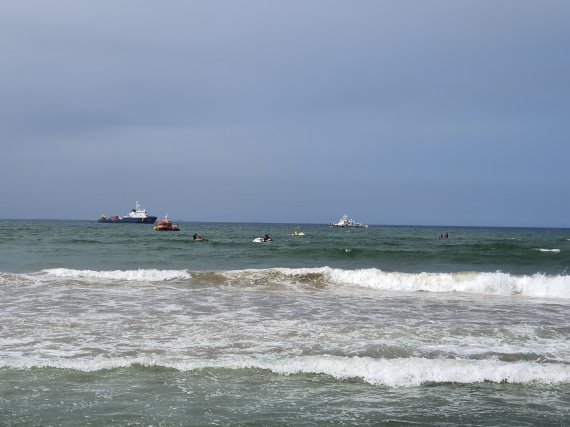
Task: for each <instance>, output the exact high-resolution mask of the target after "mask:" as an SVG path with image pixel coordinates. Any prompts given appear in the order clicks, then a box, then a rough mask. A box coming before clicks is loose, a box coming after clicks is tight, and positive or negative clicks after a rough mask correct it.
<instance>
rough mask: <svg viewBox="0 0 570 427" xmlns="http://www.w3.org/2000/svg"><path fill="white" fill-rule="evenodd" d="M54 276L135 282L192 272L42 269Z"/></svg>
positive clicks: (181, 276)
mask: <svg viewBox="0 0 570 427" xmlns="http://www.w3.org/2000/svg"><path fill="white" fill-rule="evenodd" d="M41 272H42V273H45V274H47V275H49V276H52V277H60V278H70V279H102V280H126V281H135V282H163V281H166V280H176V279H182V280H183V279H188V278H189V277H190V274H189V273H188V272H187V271H186V270H156V269H148V270H145V269H139V270H112V271H94V270H71V269H67V268H52V269H47V270H42V271H41Z"/></svg>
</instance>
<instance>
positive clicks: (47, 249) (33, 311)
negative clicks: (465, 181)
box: [0, 221, 570, 426]
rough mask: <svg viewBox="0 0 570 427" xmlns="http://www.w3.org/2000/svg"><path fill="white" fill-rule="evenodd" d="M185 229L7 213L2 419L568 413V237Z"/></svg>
mask: <svg viewBox="0 0 570 427" xmlns="http://www.w3.org/2000/svg"><path fill="white" fill-rule="evenodd" d="M181 228H182V230H181V231H180V232H156V231H154V230H153V228H152V226H149V225H133V224H97V223H95V222H81V221H0V319H1V321H0V425H7V426H19V425H69V426H75V425H97V426H101V425H165V426H178V425H180V426H182V425H184V426H187V425H230V424H231V425H355V424H358V425H379V424H380V425H382V424H388V425H398V424H420V425H422V424H437V425H457V424H465V425H565V424H568V423H569V422H570V339H569V338H570V316H569V315H570V276H569V275H568V272H567V268H568V266H569V265H570V230H568V229H515V228H450V227H447V228H444V227H382V226H371V227H369V228H368V229H335V228H329V227H328V226H326V225H298V224H215V223H181ZM299 228H300V229H301V230H302V231H303V232H304V233H305V236H293V235H292V233H293V232H294V230H295V229H299ZM446 232H448V233H449V235H450V238H449V239H440V238H439V236H440V234H445V233H446ZM194 233H198V234H202V235H205V236H206V237H207V239H208V241H207V242H197V241H194V240H193V239H192V235H193V234H194ZM264 234H269V235H271V237H272V238H273V241H272V242H271V243H253V242H252V241H253V240H254V239H255V238H256V237H259V236H263V235H264Z"/></svg>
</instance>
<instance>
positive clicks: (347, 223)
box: [329, 215, 368, 228]
mask: <svg viewBox="0 0 570 427" xmlns="http://www.w3.org/2000/svg"><path fill="white" fill-rule="evenodd" d="M329 226H330V227H338V228H346V227H354V228H368V225H366V224H361V223H360V222H356V221H354V220H353V219H352V218H348V215H343V216H342V218H341V219H339V220H338V222H336V223H333V222H331V223H330V224H329Z"/></svg>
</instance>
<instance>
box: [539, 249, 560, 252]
mask: <svg viewBox="0 0 570 427" xmlns="http://www.w3.org/2000/svg"><path fill="white" fill-rule="evenodd" d="M538 250H539V251H540V252H555V253H560V249H544V248H538Z"/></svg>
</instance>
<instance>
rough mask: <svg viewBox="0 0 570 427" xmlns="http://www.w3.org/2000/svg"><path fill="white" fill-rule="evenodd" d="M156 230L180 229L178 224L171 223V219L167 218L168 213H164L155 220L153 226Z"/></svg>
mask: <svg viewBox="0 0 570 427" xmlns="http://www.w3.org/2000/svg"><path fill="white" fill-rule="evenodd" d="M154 229H155V230H156V231H180V226H179V225H177V224H173V223H172V221H170V220H169V219H168V214H166V215H164V218H163V219H161V220H160V222H157V224H156V225H155V226H154Z"/></svg>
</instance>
